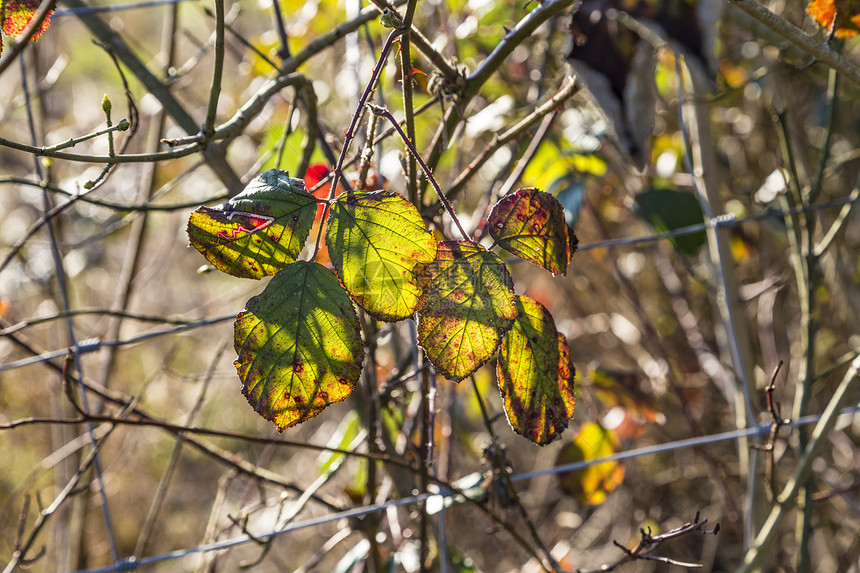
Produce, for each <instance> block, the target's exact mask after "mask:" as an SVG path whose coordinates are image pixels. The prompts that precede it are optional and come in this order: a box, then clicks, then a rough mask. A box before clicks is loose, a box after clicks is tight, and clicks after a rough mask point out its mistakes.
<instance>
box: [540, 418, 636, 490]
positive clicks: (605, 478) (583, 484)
mask: <svg viewBox="0 0 860 573" xmlns="http://www.w3.org/2000/svg"><path fill="white" fill-rule="evenodd" d="M617 448H618V439H617V438H616V436H615V433H614V432H612V431H611V430H607V429H606V428H604V427H603V426H601V425H600V424H597V423H595V422H587V423H586V424H583V426H582V428H580V430H579V433H578V434H577V435H576V437H575V438H574V439H573V441H572V442H571V443H569V444H567V445H566V446H564V448H562V450H561V451H560V452H559V454H558V458H557V459H556V462H555V463H556V465H557V466H560V465H564V464H570V463H576V462H588V461H591V460H596V459H600V458H605V457H607V456H611V455H612V454H614V453H615V452H616V451H617ZM623 481H624V466H623V465H621V463H620V462H617V461H613V462H603V463H601V464H595V465H588V466H586V467H584V468H580V469H576V470H572V471H568V472H565V473H563V474H562V475H561V488H562V489H563V490H564V491H566V492H567V493H569V494H570V495H572V496H574V497H575V498H576V500H577V501H579V503H582V504H585V505H600V504H601V503H603V502H604V501H606V496H607V495H608V494H609V493H610V492H612V491H613V490H615V488H617V487H618V486H619V485H621V482H623Z"/></svg>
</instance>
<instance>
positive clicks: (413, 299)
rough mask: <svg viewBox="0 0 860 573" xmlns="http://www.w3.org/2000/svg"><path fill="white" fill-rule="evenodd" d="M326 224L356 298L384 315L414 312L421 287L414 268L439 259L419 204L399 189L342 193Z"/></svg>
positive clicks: (332, 250) (333, 253)
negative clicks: (401, 193)
mask: <svg viewBox="0 0 860 573" xmlns="http://www.w3.org/2000/svg"><path fill="white" fill-rule="evenodd" d="M327 225H328V228H327V232H326V244H327V245H328V251H329V257H330V258H331V262H332V264H333V265H334V268H335V269H336V270H337V273H338V276H339V277H340V279H341V281H342V282H343V285H344V287H346V290H347V292H349V294H350V296H352V298H353V300H355V301H356V302H357V303H358V304H360V305H361V306H363V307H364V308H365V309H367V311H368V312H369V313H370V314H372V315H373V316H375V317H376V318H379V319H381V320H386V321H396V320H401V319H403V318H407V317H409V316H412V314H413V313H414V312H415V309H416V308H417V307H418V303H419V300H420V298H421V294H422V292H423V289H422V288H421V285H420V284H419V281H418V278H417V276H416V267H417V266H419V265H424V264H428V263H431V262H432V261H433V260H434V259H435V258H436V240H435V239H434V237H433V234H432V233H430V231H428V230H427V227H426V226H425V224H424V221H423V219H422V218H421V214H420V213H419V212H418V209H416V208H415V206H414V205H413V204H412V203H410V202H409V201H407V200H406V199H404V198H403V197H401V196H400V195H397V194H396V193H387V192H384V191H377V192H374V193H354V194H352V195H351V196H349V195H346V194H344V195H341V196H340V198H339V199H338V200H337V201H336V202H335V203H334V204H333V205H332V207H331V213H330V215H329V218H328V223H327Z"/></svg>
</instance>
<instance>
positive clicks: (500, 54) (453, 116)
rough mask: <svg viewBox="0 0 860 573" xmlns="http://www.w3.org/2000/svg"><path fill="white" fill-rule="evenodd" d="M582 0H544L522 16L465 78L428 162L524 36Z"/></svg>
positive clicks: (433, 163) (431, 164) (436, 158)
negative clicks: (464, 111)
mask: <svg viewBox="0 0 860 573" xmlns="http://www.w3.org/2000/svg"><path fill="white" fill-rule="evenodd" d="M577 1H578V0H544V1H543V2H540V3H538V6H537V7H536V8H535V9H534V10H532V11H531V12H529V13H528V14H527V15H526V16H525V17H524V18H523V19H522V20H520V21H519V22H518V23H517V25H516V26H514V28H513V29H512V30H511V31H509V32H508V33H507V34H505V37H504V38H502V40H501V41H500V42H499V43H498V44H497V45H496V47H495V48H494V49H493V51H492V52H490V55H489V56H487V58H486V59H485V60H484V61H483V62H482V63H481V65H480V66H478V69H477V70H475V72H474V73H472V74H471V75H469V76H468V77H467V78H465V79H463V82H462V83H463V86H462V91H461V92H460V94H459V96H458V97H456V98H455V100H454V105H451V106H450V107H449V108H448V110H447V111H446V113H445V117H444V118H443V120H442V123H441V124H440V126H439V129H438V130H437V131H436V134H435V135H434V136H433V141H432V143H431V149H430V153H429V154H428V155H427V165H428V166H429V168H430V169H431V170H432V169H434V168H435V167H436V165H437V164H438V163H439V159H441V157H442V153H443V152H444V151H445V142H447V141H449V136H450V134H451V133H452V132H453V131H454V127H455V126H456V125H457V124H458V123H459V122H460V121H463V118H462V116H461V113H462V111H463V110H465V109H466V106H467V105H468V104H469V102H471V101H472V98H474V97H475V96H476V95H478V92H479V91H480V90H481V88H482V87H483V86H484V84H485V83H486V82H487V80H488V79H489V78H490V77H491V76H492V75H493V74H494V73H495V72H496V71H497V70H498V69H499V67H501V65H502V62H504V60H505V59H506V58H507V57H508V56H509V55H510V54H511V53H512V52H513V51H514V49H515V48H516V47H517V46H519V45H520V44H521V43H522V42H523V40H525V39H526V38H527V37H529V36H530V35H531V34H532V33H534V31H535V30H537V28H538V27H539V26H540V25H541V24H543V23H544V22H546V21H547V20H548V19H549V18H551V17H552V16H554V15H556V14H560V13H561V12H562V11H564V10H566V9H568V8H570V7H571V6H572V5H574V4H576V3H577Z"/></svg>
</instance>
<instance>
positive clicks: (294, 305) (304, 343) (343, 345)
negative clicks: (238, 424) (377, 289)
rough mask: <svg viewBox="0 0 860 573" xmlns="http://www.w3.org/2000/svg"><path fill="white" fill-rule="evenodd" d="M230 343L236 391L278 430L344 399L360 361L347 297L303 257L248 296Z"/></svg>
mask: <svg viewBox="0 0 860 573" xmlns="http://www.w3.org/2000/svg"><path fill="white" fill-rule="evenodd" d="M234 345H235V348H236V353H237V354H238V358H237V359H236V361H235V362H234V364H235V365H236V370H237V372H238V374H239V378H240V379H241V380H242V394H244V395H245V397H246V398H247V399H248V403H250V404H251V405H252V406H253V407H254V410H255V411H256V412H257V413H258V414H260V415H261V416H262V417H264V418H265V419H267V420H271V421H272V422H274V423H275V425H276V426H277V428H278V430H279V431H283V430H284V429H286V428H289V427H290V426H295V425H296V424H300V423H301V422H304V421H306V420H309V419H310V418H313V417H314V416H316V415H317V414H319V413H320V412H321V411H322V410H323V409H324V408H325V407H326V406H328V405H329V404H332V403H334V402H340V401H341V400H344V399H345V398H346V397H347V396H349V395H350V393H351V392H352V389H353V387H354V386H355V383H356V382H357V381H358V377H359V375H360V374H361V363H362V360H363V359H364V347H363V345H362V342H361V333H360V326H359V323H358V317H357V316H356V314H355V309H354V307H353V306H352V301H351V300H350V299H349V296H348V295H347V294H346V291H344V290H343V287H341V286H340V283H339V282H338V280H337V277H336V276H335V275H334V273H332V272H331V271H330V270H328V269H326V268H325V267H323V266H322V265H320V264H319V263H314V262H306V261H297V262H295V263H293V264H291V265H289V266H288V267H286V268H285V269H284V271H283V272H280V273H278V274H276V275H275V276H274V277H273V278H272V280H271V281H270V282H269V284H268V285H267V286H266V288H265V290H263V292H262V293H261V294H260V295H259V296H255V297H254V298H252V299H251V300H249V301H248V304H247V306H246V309H245V310H244V311H242V312H241V313H239V316H238V317H237V319H236V323H235V325H234Z"/></svg>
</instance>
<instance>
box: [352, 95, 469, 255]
mask: <svg viewBox="0 0 860 573" xmlns="http://www.w3.org/2000/svg"><path fill="white" fill-rule="evenodd" d="M367 107H368V108H370V111H372V112H373V113H375V114H376V115H381V116H382V117H384V118H385V119H387V120H388V121H389V123H391V126H392V127H393V128H394V129H395V130H396V131H397V133H398V134H399V135H400V139H402V140H403V143H404V145H406V149H408V150H409V153H411V154H412V156H413V157H415V160H416V161H418V164H419V165H420V166H421V170H422V171H424V175H426V176H427V180H428V181H430V184H431V185H432V186H433V189H434V190H435V191H436V196H437V197H439V201H440V202H441V203H442V206H443V207H445V211H447V212H448V215H450V216H451V219H452V220H453V221H454V224H455V225H456V226H457V229H459V231H460V233H461V234H462V235H463V240H465V241H470V240H471V239H470V238H469V234H468V233H467V232H466V231H465V230H464V229H463V226H462V225H461V224H460V220H459V219H458V218H457V214H456V213H454V208H453V207H452V206H451V202H450V201H448V199H447V198H446V197H445V194H444V193H443V192H442V189H441V188H440V187H439V183H437V182H436V178H435V177H433V172H432V171H430V168H429V167H427V164H426V163H424V160H423V159H421V155H419V154H418V150H417V149H415V146H414V145H413V144H412V142H411V141H410V140H409V137H407V135H406V133H405V132H404V131H403V129H402V128H401V127H400V124H399V123H398V122H397V120H396V119H395V118H394V116H393V115H392V114H391V112H390V111H388V109H386V108H384V107H382V106H378V105H374V104H372V103H369V104H367Z"/></svg>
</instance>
